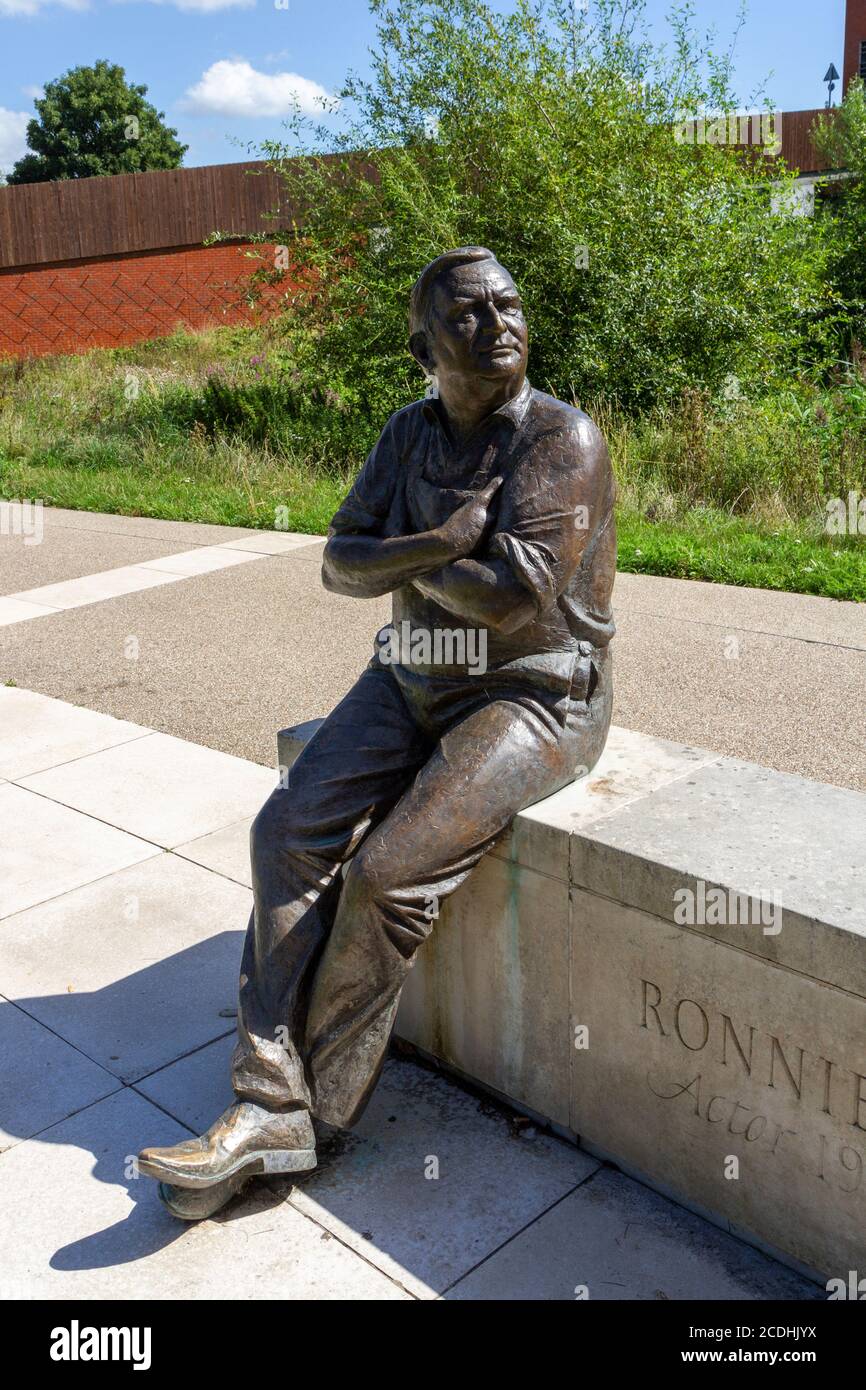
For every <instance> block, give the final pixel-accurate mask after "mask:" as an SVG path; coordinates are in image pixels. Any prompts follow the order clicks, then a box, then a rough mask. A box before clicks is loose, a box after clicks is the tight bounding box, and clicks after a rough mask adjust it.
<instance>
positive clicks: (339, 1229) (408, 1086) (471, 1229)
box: [292, 1059, 597, 1298]
mask: <svg viewBox="0 0 866 1390" xmlns="http://www.w3.org/2000/svg"><path fill="white" fill-rule="evenodd" d="M596 1166H597V1160H596V1159H594V1158H592V1157H590V1155H588V1154H586V1153H583V1152H581V1151H580V1150H579V1149H576V1148H574V1147H572V1146H571V1145H569V1144H566V1143H565V1142H563V1141H562V1140H559V1139H555V1138H553V1137H552V1136H550V1135H547V1134H542V1133H540V1132H538V1131H536V1130H534V1128H533V1127H531V1126H530V1127H529V1128H528V1129H523V1130H518V1131H517V1132H515V1131H514V1130H513V1129H512V1128H511V1126H510V1125H509V1122H508V1119H507V1118H506V1117H505V1115H503V1114H502V1113H500V1112H499V1111H497V1110H496V1109H495V1108H494V1107H493V1106H492V1105H489V1104H488V1103H487V1102H485V1101H482V1100H479V1099H477V1098H476V1097H475V1096H472V1095H470V1094H468V1093H466V1092H465V1091H462V1090H460V1089H458V1088H457V1087H456V1086H454V1085H453V1083H451V1082H449V1081H447V1080H446V1079H445V1078H444V1077H442V1076H437V1075H436V1074H435V1073H433V1072H430V1071H427V1070H425V1069H424V1068H422V1067H419V1066H417V1065H415V1064H414V1063H412V1062H408V1061H401V1060H397V1059H392V1060H391V1061H390V1062H389V1063H388V1065H387V1067H386V1069H385V1072H384V1073H383V1075H382V1078H381V1080H380V1082H379V1085H378V1086H377V1089H376V1091H375V1093H374V1095H373V1099H372V1100H371V1102H370V1105H369V1107H368V1109H367V1110H366V1111H365V1113H364V1115H363V1116H362V1118H361V1120H360V1121H359V1123H358V1125H357V1126H356V1128H355V1129H354V1130H353V1132H352V1135H351V1136H350V1137H349V1138H348V1139H347V1140H346V1141H345V1142H343V1143H341V1144H339V1145H337V1147H336V1151H335V1153H334V1155H333V1159H332V1160H331V1161H329V1160H328V1158H327V1156H325V1157H324V1158H323V1162H322V1164H321V1166H320V1167H319V1169H318V1170H317V1171H316V1172H314V1173H312V1174H311V1175H310V1177H309V1178H308V1179H307V1180H306V1181H305V1182H304V1183H303V1185H301V1186H298V1187H296V1188H295V1190H294V1192H293V1195H292V1201H293V1203H294V1204H295V1205H296V1206H297V1207H298V1208H299V1209H300V1210H301V1211H304V1212H305V1213H307V1215H309V1216H313V1217H315V1219H316V1220H317V1221H319V1222H320V1223H321V1224H322V1225H323V1226H326V1227H327V1228H328V1230H331V1231H333V1232H334V1234H335V1235H337V1236H339V1237H340V1239H341V1240H344V1241H345V1242H346V1243H347V1244H349V1245H351V1246H352V1248H353V1249H355V1250H358V1251H359V1252H361V1253H364V1254H365V1255H366V1257H367V1258H368V1259H370V1260H372V1261H373V1263H374V1264H376V1265H377V1266H378V1267H379V1268H380V1269H382V1270H383V1271H384V1272H385V1273H388V1274H391V1275H392V1276H394V1277H399V1278H400V1279H401V1281H402V1282H403V1283H405V1285H406V1287H407V1288H409V1289H411V1291H412V1292H413V1293H415V1294H416V1295H417V1296H418V1297H420V1298H430V1297H433V1296H435V1295H436V1294H439V1293H441V1292H442V1291H443V1290H444V1289H446V1288H447V1287H448V1286H449V1285H450V1284H451V1283H453V1282H454V1281H455V1280H456V1279H458V1278H460V1276H461V1275H463V1274H465V1273H466V1272H467V1271H468V1270H469V1269H471V1268H472V1267H473V1266H474V1265H475V1264H477V1263H478V1261H479V1260H482V1259H484V1258H485V1257H486V1256H487V1255H489V1254H491V1253H492V1251H493V1250H495V1249H496V1248H497V1247H498V1246H499V1245H501V1244H502V1242H503V1241H505V1240H508V1239H509V1238H510V1237H511V1236H513V1235H515V1234H516V1233H517V1232H518V1231H520V1230H521V1229H522V1227H523V1226H525V1225H527V1224H528V1223H529V1222H531V1221H534V1220H536V1219H537V1218H538V1217H539V1216H540V1215H541V1214H542V1213H543V1212H544V1211H545V1210H546V1209H547V1207H549V1206H550V1205H551V1204H552V1203H553V1202H556V1201H558V1200H559V1198H561V1197H562V1196H563V1195H564V1194H565V1193H566V1192H569V1191H571V1190H572V1189H573V1188H574V1187H575V1186H576V1185H577V1184H578V1183H580V1182H582V1181H584V1179H585V1178H586V1177H587V1176H588V1174H590V1173H591V1172H593V1171H594V1170H595V1168H596ZM401 1271H402V1273H401Z"/></svg>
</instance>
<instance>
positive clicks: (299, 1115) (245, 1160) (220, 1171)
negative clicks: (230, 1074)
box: [138, 1101, 316, 1188]
mask: <svg viewBox="0 0 866 1390" xmlns="http://www.w3.org/2000/svg"><path fill="white" fill-rule="evenodd" d="M315 1166H316V1141H315V1136H314V1134H313V1126H312V1122H311V1120H310V1116H309V1114H308V1112H307V1111H306V1110H288V1111H277V1110H266V1109H265V1108H264V1106H261V1105H254V1104H253V1103H252V1102H251V1101H237V1102H235V1104H234V1105H230V1106H229V1108H228V1110H227V1111H226V1112H225V1114H224V1115H221V1116H220V1118H219V1119H218V1120H217V1121H216V1123H215V1124H212V1125H211V1127H210V1129H209V1130H208V1131H207V1133H206V1134H203V1135H202V1137H201V1138H200V1139H185V1140H184V1142H183V1143H182V1144H175V1145H174V1146H173V1148H170V1149H142V1151H141V1153H140V1154H139V1156H138V1168H139V1172H141V1173H143V1174H144V1175H145V1177H148V1178H156V1179H157V1181H158V1182H163V1183H168V1184H169V1186H172V1187H191V1188H203V1187H212V1186H213V1185H214V1183H222V1182H225V1181H226V1179H228V1178H234V1177H236V1176H239V1175H241V1174H243V1177H244V1178H245V1179H246V1178H251V1177H253V1176H254V1175H255V1174H256V1173H303V1172H306V1171H307V1170H308V1169H310V1168H315Z"/></svg>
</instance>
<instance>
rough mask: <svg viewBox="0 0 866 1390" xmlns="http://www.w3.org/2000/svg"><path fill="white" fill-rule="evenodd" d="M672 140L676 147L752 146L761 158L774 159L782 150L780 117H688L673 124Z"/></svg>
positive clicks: (766, 113)
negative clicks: (759, 152) (772, 156)
mask: <svg viewBox="0 0 866 1390" xmlns="http://www.w3.org/2000/svg"><path fill="white" fill-rule="evenodd" d="M674 139H675V140H676V142H677V144H678V145H755V146H757V147H758V148H760V150H761V153H762V154H765V155H767V156H770V155H777V154H780V153H781V150H782V113H781V111H763V112H760V113H758V114H755V115H737V113H736V112H735V111H731V112H730V113H729V114H728V115H722V116H698V117H694V116H692V117H689V118H688V119H686V120H681V121H678V122H677V123H676V125H675V126H674Z"/></svg>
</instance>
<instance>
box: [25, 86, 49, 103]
mask: <svg viewBox="0 0 866 1390" xmlns="http://www.w3.org/2000/svg"><path fill="white" fill-rule="evenodd" d="M21 90H22V92H23V93H24V95H25V96H26V97H29V98H30V100H31V101H40V100H41V99H42V97H44V95H45V88H44V87H22V88H21Z"/></svg>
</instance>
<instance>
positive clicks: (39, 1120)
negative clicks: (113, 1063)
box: [0, 998, 120, 1152]
mask: <svg viewBox="0 0 866 1390" xmlns="http://www.w3.org/2000/svg"><path fill="white" fill-rule="evenodd" d="M119 1087H120V1082H119V1081H118V1080H117V1078H116V1077H114V1076H112V1075H111V1073H110V1072H107V1071H105V1070H104V1069H103V1068H102V1067H99V1066H97V1065H96V1063H95V1062H92V1061H91V1060H90V1059H89V1058H88V1057H85V1056H83V1054H82V1053H80V1052H78V1051H76V1049H75V1048H73V1047H70V1046H69V1044H68V1043H66V1042H64V1041H63V1039H62V1038H59V1037H58V1036H57V1034H56V1033H52V1032H51V1031H50V1030H49V1029H48V1028H44V1027H43V1026H42V1024H41V1023H37V1021H36V1019H34V1018H31V1017H30V1016H29V1014H26V1013H24V1012H23V1010H21V1009H19V1008H18V1007H17V1006H16V1005H15V1004H12V1003H11V1002H9V1001H8V1000H6V999H2V998H0V1152H2V1151H3V1150H4V1149H11V1148H12V1146H13V1144H18V1143H20V1141H21V1140H22V1139H29V1138H30V1136H31V1135H33V1134H38V1133H39V1131H40V1130H43V1129H47V1128H48V1126H49V1125H53V1124H57V1122H58V1121H59V1120H63V1119H65V1118H66V1116H67V1115H71V1114H72V1113H73V1112H74V1111H76V1110H82V1109H84V1107H85V1106H86V1105H92V1104H93V1102H94V1101H97V1100H101V1099H102V1098H103V1097H104V1096H107V1095H110V1094H111V1092H112V1091H116V1090H118V1089H119Z"/></svg>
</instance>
